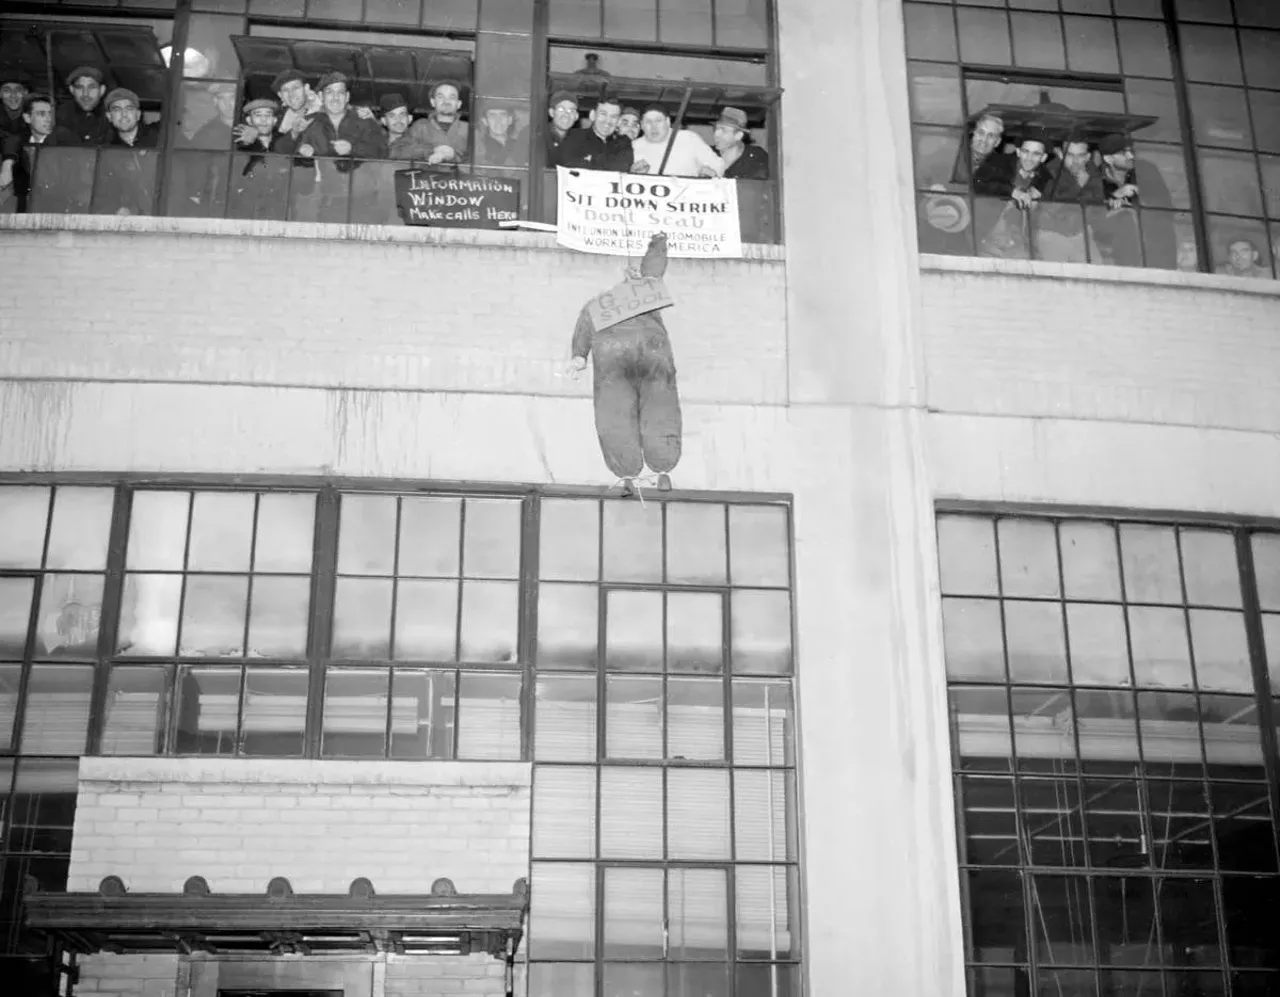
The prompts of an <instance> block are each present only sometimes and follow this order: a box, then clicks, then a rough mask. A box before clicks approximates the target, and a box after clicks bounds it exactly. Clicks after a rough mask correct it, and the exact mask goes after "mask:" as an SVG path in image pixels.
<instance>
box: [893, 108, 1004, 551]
mask: <svg viewBox="0 0 1280 997" xmlns="http://www.w3.org/2000/svg"><path fill="white" fill-rule="evenodd" d="M911 138H912V146H913V153H914V155H913V158H914V161H915V177H916V186H917V187H929V188H931V189H934V190H956V191H962V190H964V189H965V184H963V183H960V182H959V181H960V179H961V178H962V176H963V174H961V173H959V172H958V170H959V168H960V167H959V164H960V162H961V160H960V156H959V154H960V151H961V149H962V148H963V146H964V141H965V139H964V133H963V132H961V130H960V129H958V128H938V127H932V126H929V125H912V126H911ZM929 207H934V206H933V205H929ZM928 217H929V220H930V221H931V222H934V216H932V215H930V216H928ZM937 222H939V223H941V227H943V228H965V227H967V221H966V224H965V225H960V224H959V222H958V221H955V220H954V219H949V218H948V217H947V216H942V217H939V218H938V219H937ZM935 227H938V226H937V224H936V223H935ZM988 529H990V527H989V526H988Z"/></svg>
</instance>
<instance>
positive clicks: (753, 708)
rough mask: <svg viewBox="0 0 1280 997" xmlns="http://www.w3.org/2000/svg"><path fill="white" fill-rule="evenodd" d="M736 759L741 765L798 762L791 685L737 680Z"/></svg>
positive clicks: (734, 705)
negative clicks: (796, 759) (796, 758)
mask: <svg viewBox="0 0 1280 997" xmlns="http://www.w3.org/2000/svg"><path fill="white" fill-rule="evenodd" d="M733 760H734V763H735V764H737V765H794V764H795V717H794V715H793V712H792V702H791V684H790V683H789V682H785V681H781V682H776V681H775V682H770V681H764V680H760V679H734V681H733Z"/></svg>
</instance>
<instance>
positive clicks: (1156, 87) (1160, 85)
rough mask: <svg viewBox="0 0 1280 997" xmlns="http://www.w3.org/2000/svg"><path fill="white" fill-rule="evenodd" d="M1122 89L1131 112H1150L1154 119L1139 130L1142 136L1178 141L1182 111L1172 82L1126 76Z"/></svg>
mask: <svg viewBox="0 0 1280 997" xmlns="http://www.w3.org/2000/svg"><path fill="white" fill-rule="evenodd" d="M1124 92H1125V98H1126V103H1127V105H1128V110H1129V112H1130V113H1131V114H1144V115H1151V116H1152V117H1154V118H1155V119H1156V120H1155V121H1154V122H1153V123H1151V124H1150V125H1148V126H1147V127H1146V128H1144V129H1142V131H1141V132H1140V133H1139V134H1140V135H1141V136H1142V138H1143V139H1144V140H1146V141H1149V142H1181V141H1182V115H1181V112H1180V111H1179V109H1178V100H1177V97H1175V96H1174V92H1173V84H1172V83H1169V82H1167V81H1165V80H1144V79H1139V78H1137V77H1129V78H1128V79H1126V80H1125V81H1124Z"/></svg>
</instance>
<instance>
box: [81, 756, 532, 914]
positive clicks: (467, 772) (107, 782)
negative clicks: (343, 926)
mask: <svg viewBox="0 0 1280 997" xmlns="http://www.w3.org/2000/svg"><path fill="white" fill-rule="evenodd" d="M529 779H530V775H529V766H527V765H523V764H520V763H509V762H420V763H413V762H385V763H384V762H343V761H284V760H275V759H270V760H267V759H216V758H209V759H206V758H85V759H82V760H81V763H80V796H79V800H78V802H77V806H76V820H75V831H74V837H73V841H72V854H71V871H70V879H69V882H68V887H67V888H68V889H70V890H96V889H97V887H98V883H99V882H100V881H101V879H102V877H103V876H108V875H116V876H119V877H121V878H122V879H123V880H124V882H125V886H126V887H127V888H128V889H129V890H130V891H131V892H148V891H157V892H175V891H180V890H181V889H182V884H183V882H184V881H185V880H186V879H187V877H188V876H194V875H200V876H204V878H205V879H206V880H208V882H209V886H210V889H212V890H213V891H214V892H215V893H259V892H265V891H266V888H267V883H268V882H269V881H270V880H271V878H272V877H273V876H284V877H285V878H287V879H288V880H289V882H290V883H291V884H292V886H293V889H294V892H295V893H343V894H345V893H346V891H347V887H348V886H349V885H350V883H351V881H352V880H353V879H356V878H357V877H360V876H364V877H367V878H368V879H370V880H371V881H372V882H373V885H374V887H375V888H376V889H377V890H378V891H379V892H381V893H429V892H430V890H431V883H432V882H433V881H434V880H435V879H437V878H439V877H441V876H445V877H448V878H449V879H452V880H453V882H454V885H455V886H456V887H457V888H458V890H459V892H464V893H507V892H510V890H511V886H512V884H513V883H514V882H515V881H516V879H518V878H520V877H522V876H527V875H528V867H529Z"/></svg>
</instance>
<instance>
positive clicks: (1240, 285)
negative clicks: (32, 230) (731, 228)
mask: <svg viewBox="0 0 1280 997" xmlns="http://www.w3.org/2000/svg"><path fill="white" fill-rule="evenodd" d="M15 217H20V216H15ZM920 269H921V270H923V271H925V272H934V273H973V274H999V275H1002V276H1010V277H1041V278H1052V279H1054V280H1063V279H1066V280H1078V281H1086V282H1088V283H1092V284H1104V283H1106V284H1141V285H1145V286H1157V287H1179V288H1185V289H1187V290H1195V291H1233V292H1237V293H1240V294H1256V295H1260V296H1262V297H1270V298H1280V280H1254V279H1251V278H1248V277H1224V276H1222V275H1221V274H1213V273H1183V272H1182V271H1180V270H1147V269H1144V268H1142V267H1106V266H1100V265H1098V264H1094V263H1050V262H1047V261H1044V260H1000V259H994V258H988V257H983V256H939V255H936V254H934V253H921V254H920Z"/></svg>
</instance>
